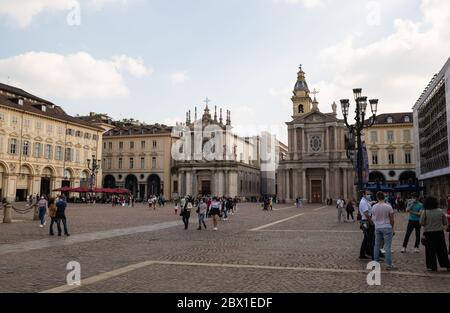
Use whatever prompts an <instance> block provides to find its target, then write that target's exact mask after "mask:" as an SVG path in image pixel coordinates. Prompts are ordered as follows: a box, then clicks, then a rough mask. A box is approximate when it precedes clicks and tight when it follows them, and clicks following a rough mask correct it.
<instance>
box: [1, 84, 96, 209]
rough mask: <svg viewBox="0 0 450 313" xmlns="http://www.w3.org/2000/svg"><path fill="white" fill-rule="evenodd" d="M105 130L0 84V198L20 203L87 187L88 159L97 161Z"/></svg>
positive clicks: (46, 102) (24, 92)
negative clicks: (68, 188)
mask: <svg viewBox="0 0 450 313" xmlns="http://www.w3.org/2000/svg"><path fill="white" fill-rule="evenodd" d="M103 131H104V129H103V128H102V127H100V126H98V125H96V124H95V123H88V122H85V121H83V120H81V119H78V118H75V117H72V116H70V115H68V114H66V112H64V110H63V109H62V108H61V107H59V106H57V105H55V104H53V103H52V102H50V101H47V100H44V99H41V98H39V97H36V96H35V95H32V94H30V93H28V92H26V91H24V90H22V89H19V88H15V87H13V86H9V85H4V84H0V192H1V197H2V198H7V199H8V201H14V200H18V201H21V200H24V199H25V198H26V196H27V195H31V194H33V195H35V194H42V195H50V194H53V195H55V193H54V192H52V190H53V189H56V188H60V187H64V186H71V187H79V186H88V185H89V182H88V180H89V177H90V172H89V170H88V168H87V160H88V159H91V158H92V156H93V155H94V157H97V156H101V154H102V147H101V142H102V134H103ZM99 175H100V177H101V172H100V173H99Z"/></svg>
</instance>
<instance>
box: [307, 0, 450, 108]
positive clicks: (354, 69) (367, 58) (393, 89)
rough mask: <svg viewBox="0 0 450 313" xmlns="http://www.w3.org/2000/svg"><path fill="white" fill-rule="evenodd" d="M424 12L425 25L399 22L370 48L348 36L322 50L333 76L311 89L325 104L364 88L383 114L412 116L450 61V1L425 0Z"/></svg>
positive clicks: (325, 65)
mask: <svg viewBox="0 0 450 313" xmlns="http://www.w3.org/2000/svg"><path fill="white" fill-rule="evenodd" d="M421 12H422V15H423V18H422V20H421V21H419V22H414V21H411V20H401V19H397V20H396V21H395V22H394V26H395V27H394V32H393V33H392V34H390V35H389V36H386V37H384V38H381V39H380V40H377V41H375V42H372V43H370V44H368V45H365V46H358V45H357V40H356V39H357V38H356V37H355V36H348V37H347V38H345V39H344V40H342V42H340V43H338V44H336V45H334V46H331V47H328V48H326V49H324V50H323V51H321V53H320V56H319V61H320V64H321V70H322V71H323V72H326V73H329V74H331V75H333V76H331V79H330V80H324V81H319V82H317V83H315V84H310V85H312V86H313V87H316V88H318V89H319V90H320V91H321V93H320V95H319V98H320V99H322V104H323V103H324V101H325V103H326V104H325V106H327V107H328V106H329V105H328V104H329V103H332V102H333V101H338V100H339V99H341V98H349V97H351V96H352V94H351V93H352V91H351V89H352V88H355V87H363V88H365V89H366V90H365V91H366V92H365V93H366V94H367V96H369V97H375V98H380V109H381V111H382V112H389V111H390V112H395V111H410V110H411V108H412V106H413V105H414V103H415V101H416V100H417V98H418V97H419V95H420V94H421V93H422V91H423V89H424V88H425V87H426V85H427V84H428V82H429V81H430V79H431V78H432V77H433V75H434V74H435V73H436V72H437V71H439V70H440V69H441V67H442V66H443V64H444V62H445V61H446V60H447V58H448V57H449V56H450V54H449V52H450V27H449V25H450V1H448V0H422V5H421ZM320 99H319V101H320ZM323 106H324V105H321V107H323Z"/></svg>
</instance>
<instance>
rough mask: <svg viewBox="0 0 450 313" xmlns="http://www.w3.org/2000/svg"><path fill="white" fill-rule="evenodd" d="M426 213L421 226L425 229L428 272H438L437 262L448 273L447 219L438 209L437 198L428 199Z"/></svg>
mask: <svg viewBox="0 0 450 313" xmlns="http://www.w3.org/2000/svg"><path fill="white" fill-rule="evenodd" d="M424 209H425V210H424V212H423V213H422V216H421V217H420V225H422V226H423V228H424V239H425V240H424V242H423V243H424V245H425V254H426V264H427V271H430V272H437V262H436V258H437V259H438V261H439V265H440V266H441V267H443V268H446V269H447V271H450V263H449V260H448V256H447V253H448V252H447V246H446V243H445V235H444V229H445V228H446V226H447V225H448V221H447V217H446V216H445V214H444V212H443V211H442V210H441V209H438V201H437V199H436V198H431V197H430V198H426V199H425V203H424Z"/></svg>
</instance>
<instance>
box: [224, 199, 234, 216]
mask: <svg viewBox="0 0 450 313" xmlns="http://www.w3.org/2000/svg"><path fill="white" fill-rule="evenodd" d="M225 210H226V211H227V213H231V215H233V214H234V213H233V199H231V198H228V199H227V202H226V203H225Z"/></svg>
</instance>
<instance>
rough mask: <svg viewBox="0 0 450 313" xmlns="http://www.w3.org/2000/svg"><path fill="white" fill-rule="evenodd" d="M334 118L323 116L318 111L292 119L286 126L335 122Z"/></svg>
mask: <svg viewBox="0 0 450 313" xmlns="http://www.w3.org/2000/svg"><path fill="white" fill-rule="evenodd" d="M337 121H338V119H337V118H336V117H334V116H331V115H328V114H324V113H322V112H320V111H311V112H309V113H306V114H304V115H301V116H297V117H294V120H293V121H292V122H290V123H288V124H315V123H330V122H337Z"/></svg>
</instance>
